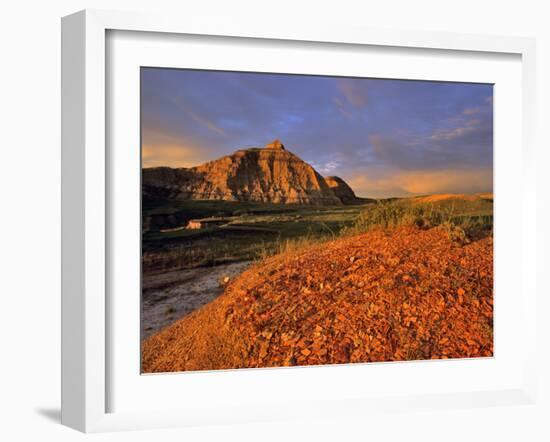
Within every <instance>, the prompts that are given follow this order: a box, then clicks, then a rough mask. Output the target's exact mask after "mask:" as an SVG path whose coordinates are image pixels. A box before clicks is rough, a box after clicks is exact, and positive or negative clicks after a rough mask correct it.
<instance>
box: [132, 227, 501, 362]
mask: <svg viewBox="0 0 550 442" xmlns="http://www.w3.org/2000/svg"><path fill="white" fill-rule="evenodd" d="M492 324H493V241H492V237H486V238H483V239H480V240H477V241H475V242H472V243H470V244H467V245H461V244H459V243H456V242H453V241H451V240H450V239H449V238H448V235H447V233H446V232H445V231H444V230H443V229H441V228H432V229H429V230H419V229H417V228H412V227H410V228H409V227H407V228H399V229H395V230H390V231H373V232H369V233H365V234H362V235H359V236H355V237H349V238H343V239H338V240H335V241H332V242H329V243H324V244H320V245H318V246H313V247H309V248H306V249H301V250H299V251H298V252H289V253H285V254H282V255H278V256H275V257H273V258H269V259H267V260H265V261H263V262H262V263H259V264H257V265H255V266H252V267H251V268H250V269H249V270H247V271H245V272H244V273H243V274H242V275H241V276H240V277H238V278H236V279H235V280H234V281H233V282H231V283H230V284H229V285H228V287H227V289H226V290H225V292H224V294H223V295H221V296H220V297H219V298H217V299H216V300H214V301H212V302H211V303H209V304H207V305H205V306H204V307H202V308H200V309H199V310H197V311H195V312H193V313H192V314H190V315H189V316H187V317H185V318H184V319H181V320H179V321H177V322H175V323H174V324H172V325H171V326H169V327H167V328H165V329H164V330H162V331H160V332H159V333H157V334H155V335H153V336H152V337H150V338H148V339H147V340H145V341H144V342H143V344H142V369H143V372H171V371H184V370H213V369H228V368H244V367H273V366H292V365H318V364H341V363H350V362H373V361H401V360H418V359H440V358H471V357H485V356H492V354H493V325H492Z"/></svg>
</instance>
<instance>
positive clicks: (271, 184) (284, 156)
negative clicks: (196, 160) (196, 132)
mask: <svg viewBox="0 0 550 442" xmlns="http://www.w3.org/2000/svg"><path fill="white" fill-rule="evenodd" d="M329 183H330V184H329ZM142 188H143V196H144V198H148V197H150V198H170V199H179V200H223V201H256V202H265V203H275V204H304V205H341V204H350V203H353V202H354V201H356V199H357V198H356V197H355V194H354V192H353V190H352V189H351V188H350V187H349V186H348V185H347V184H346V183H345V182H344V181H343V180H342V179H341V178H337V177H331V178H330V179H328V182H327V180H326V179H325V178H323V177H322V176H321V175H320V174H319V173H318V172H317V171H316V170H315V169H314V168H313V167H312V166H311V165H309V164H308V163H306V162H305V161H303V160H302V159H300V158H299V157H298V156H296V155H295V154H293V153H292V152H290V151H288V150H287V149H286V148H285V146H284V144H283V143H282V142H281V141H280V140H279V139H275V140H274V141H272V142H270V143H267V144H266V145H265V146H264V147H263V148H248V149H241V150H237V151H235V152H234V153H233V154H231V155H227V156H224V157H222V158H219V159H217V160H214V161H210V162H208V163H205V164H202V165H200V166H196V167H191V168H177V169H173V168H170V167H155V168H145V169H143V171H142Z"/></svg>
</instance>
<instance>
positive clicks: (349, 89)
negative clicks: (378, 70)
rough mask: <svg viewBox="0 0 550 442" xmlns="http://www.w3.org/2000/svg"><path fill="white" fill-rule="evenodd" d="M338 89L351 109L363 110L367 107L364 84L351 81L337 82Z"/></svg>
mask: <svg viewBox="0 0 550 442" xmlns="http://www.w3.org/2000/svg"><path fill="white" fill-rule="evenodd" d="M338 89H339V91H340V92H341V93H342V95H343V96H344V98H345V99H346V101H347V102H348V103H349V104H350V105H351V106H353V107H356V108H363V107H365V106H366V105H367V102H368V97H367V87H366V84H365V82H360V81H357V80H353V79H349V78H346V79H341V80H338Z"/></svg>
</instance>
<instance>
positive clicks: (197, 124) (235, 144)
mask: <svg viewBox="0 0 550 442" xmlns="http://www.w3.org/2000/svg"><path fill="white" fill-rule="evenodd" d="M141 101H142V109H141V112H142V156H143V166H144V167H154V166H171V167H191V166H195V165H198V164H201V163H203V162H206V161H210V160H214V159H216V158H219V157H221V156H223V155H228V154H231V153H232V152H234V151H235V150H237V149H241V148H243V147H251V146H263V145H264V144H266V143H268V142H270V141H272V140H273V139H275V138H279V139H281V141H282V142H283V143H284V144H285V146H286V148H287V149H288V150H290V151H291V152H293V153H295V154H296V155H298V156H299V157H300V158H302V159H303V160H304V161H307V162H308V163H310V164H311V165H312V166H313V167H315V169H316V170H317V171H318V172H319V173H320V174H322V175H324V176H329V175H337V176H339V177H341V178H343V179H344V180H346V181H347V182H348V183H349V184H350V185H351V187H352V188H353V189H354V190H355V192H356V193H357V194H358V195H360V196H365V197H369V196H370V197H387V196H407V195H418V194H428V193H476V192H492V178H493V171H492V169H493V87H492V85H487V84H467V83H449V82H429V81H407V80H381V79H363V78H343V77H322V76H298V75H281V74H258V73H242V72H219V71H197V70H182V69H163V68H142V71H141Z"/></svg>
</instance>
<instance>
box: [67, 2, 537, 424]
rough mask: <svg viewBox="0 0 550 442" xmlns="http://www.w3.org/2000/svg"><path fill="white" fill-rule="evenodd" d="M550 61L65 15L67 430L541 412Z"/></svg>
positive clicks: (460, 48) (436, 40) (462, 39)
mask: <svg viewBox="0 0 550 442" xmlns="http://www.w3.org/2000/svg"><path fill="white" fill-rule="evenodd" d="M533 57H534V43H533V41H532V40H529V39H523V38H496V37H489V36H471V35H455V34H443V33H441V34H430V33H423V32H411V31H409V32H402V31H400V32H390V31H381V30H369V29H350V28H341V27H337V26H335V27H334V29H330V30H327V29H324V30H319V29H316V28H315V27H314V26H311V27H306V28H301V29H294V28H292V27H290V26H289V27H288V28H287V27H284V26H283V27H282V28H279V29H277V30H265V29H264V28H263V27H261V26H259V25H253V24H249V25H248V26H241V25H240V24H239V25H237V24H231V23H226V24H223V25H221V26H220V24H219V23H207V22H200V21H193V22H192V21H190V20H183V21H181V20H172V19H170V18H166V17H152V16H144V15H140V14H127V13H112V12H106V11H85V12H80V13H77V14H74V15H72V16H69V17H66V18H64V19H63V200H62V201H63V249H62V250H63V278H62V283H63V284H62V287H63V312H62V313H63V314H62V317H63V329H62V338H63V342H62V349H63V361H62V362H63V364H62V365H63V382H62V384H63V393H62V402H63V403H62V420H63V423H65V424H66V425H69V426H71V427H74V428H77V429H79V430H82V431H108V430H111V429H124V428H131V429H137V428H154V427H164V426H180V425H181V426H184V425H198V424H209V423H217V422H248V421H258V420H272V419H285V418H289V417H308V416H329V415H338V414H365V413H369V412H371V411H372V410H384V411H387V412H392V411H396V410H416V409H420V408H436V407H437V408H453V407H455V408H456V407H469V406H487V405H499V404H510V403H517V404H520V403H529V402H531V401H533V400H534V399H533V397H534V392H535V384H534V369H535V366H534V361H533V359H532V350H533V349H532V348H531V344H529V342H533V340H532V339H529V336H532V334H533V333H534V299H535V286H534V277H533V272H534V270H533V269H534V266H531V265H529V263H530V262H531V260H533V259H534V256H533V253H532V252H533V248H534V246H535V238H534V229H532V225H533V223H534V213H533V209H532V207H533V206H532V205H531V203H532V198H533V196H532V195H533V194H532V192H531V190H532V189H533V187H534V184H533V183H534V182H533V177H532V176H531V174H529V170H530V167H531V164H532V149H533V140H534V132H533V126H532V120H533V118H532V117H533V112H534V111H533V106H534V103H533V97H534V68H533V64H534V59H533ZM518 207H521V208H522V209H521V210H518ZM517 269H521V271H518V270H517ZM526 342H527V343H528V344H525V343H526ZM411 380H414V382H411ZM321 385H322V388H320V386H321ZM298 387H299V388H298ZM298 392H299V393H298Z"/></svg>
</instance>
